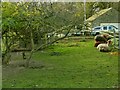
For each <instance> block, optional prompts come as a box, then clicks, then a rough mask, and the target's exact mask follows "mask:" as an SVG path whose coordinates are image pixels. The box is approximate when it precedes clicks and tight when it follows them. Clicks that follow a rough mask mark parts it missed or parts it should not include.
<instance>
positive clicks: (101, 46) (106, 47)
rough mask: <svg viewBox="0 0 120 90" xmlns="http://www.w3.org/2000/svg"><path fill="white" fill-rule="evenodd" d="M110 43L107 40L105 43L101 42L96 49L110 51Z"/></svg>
mask: <svg viewBox="0 0 120 90" xmlns="http://www.w3.org/2000/svg"><path fill="white" fill-rule="evenodd" d="M110 45H111V41H108V42H107V43H101V44H99V45H98V46H97V49H98V50H99V51H100V52H109V51H110Z"/></svg>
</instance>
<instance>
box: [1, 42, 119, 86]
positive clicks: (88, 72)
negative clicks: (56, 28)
mask: <svg viewBox="0 0 120 90" xmlns="http://www.w3.org/2000/svg"><path fill="white" fill-rule="evenodd" d="M93 44H94V41H93V40H88V41H86V42H80V41H79V40H77V41H75V40H68V41H67V40H66V41H61V42H59V43H57V44H55V45H54V46H51V47H49V48H48V49H46V50H43V51H38V52H36V53H35V54H34V55H33V58H32V60H34V61H39V63H41V65H42V66H41V68H24V67H16V68H13V67H10V66H8V67H5V66H3V88H116V87H118V56H116V55H110V53H103V52H99V51H98V50H97V49H96V48H95V47H93ZM53 47H54V48H53ZM20 57H21V56H20V55H19V56H17V55H14V58H15V59H16V60H19V59H20Z"/></svg>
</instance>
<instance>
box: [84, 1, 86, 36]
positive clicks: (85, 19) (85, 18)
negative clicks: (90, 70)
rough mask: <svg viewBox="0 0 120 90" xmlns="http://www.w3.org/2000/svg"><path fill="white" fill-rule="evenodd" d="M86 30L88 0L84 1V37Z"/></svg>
mask: <svg viewBox="0 0 120 90" xmlns="http://www.w3.org/2000/svg"><path fill="white" fill-rule="evenodd" d="M85 29H86V0H84V35H85Z"/></svg>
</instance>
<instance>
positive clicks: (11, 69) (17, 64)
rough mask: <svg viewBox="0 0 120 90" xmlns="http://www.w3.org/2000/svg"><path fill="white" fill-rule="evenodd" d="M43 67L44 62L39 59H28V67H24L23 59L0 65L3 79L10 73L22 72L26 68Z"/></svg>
mask: <svg viewBox="0 0 120 90" xmlns="http://www.w3.org/2000/svg"><path fill="white" fill-rule="evenodd" d="M44 67H45V64H44V63H43V62H40V61H35V60H34V61H33V60H31V61H30V64H29V67H28V68H26V67H25V60H16V61H11V62H10V63H9V65H3V66H2V76H3V79H4V78H5V77H9V76H10V75H14V74H17V73H22V72H23V71H25V70H26V69H42V68H44Z"/></svg>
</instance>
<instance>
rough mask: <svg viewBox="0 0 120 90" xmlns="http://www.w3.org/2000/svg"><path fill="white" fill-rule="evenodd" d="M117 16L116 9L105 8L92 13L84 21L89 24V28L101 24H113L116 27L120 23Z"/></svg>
mask: <svg viewBox="0 0 120 90" xmlns="http://www.w3.org/2000/svg"><path fill="white" fill-rule="evenodd" d="M119 16H120V13H119V12H118V11H117V10H116V9H113V8H107V9H103V10H101V11H99V12H97V13H96V14H94V15H92V16H91V17H89V18H88V19H87V20H86V22H87V23H88V24H89V25H90V28H93V27H96V26H101V25H114V26H116V27H118V25H120V18H119Z"/></svg>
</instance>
